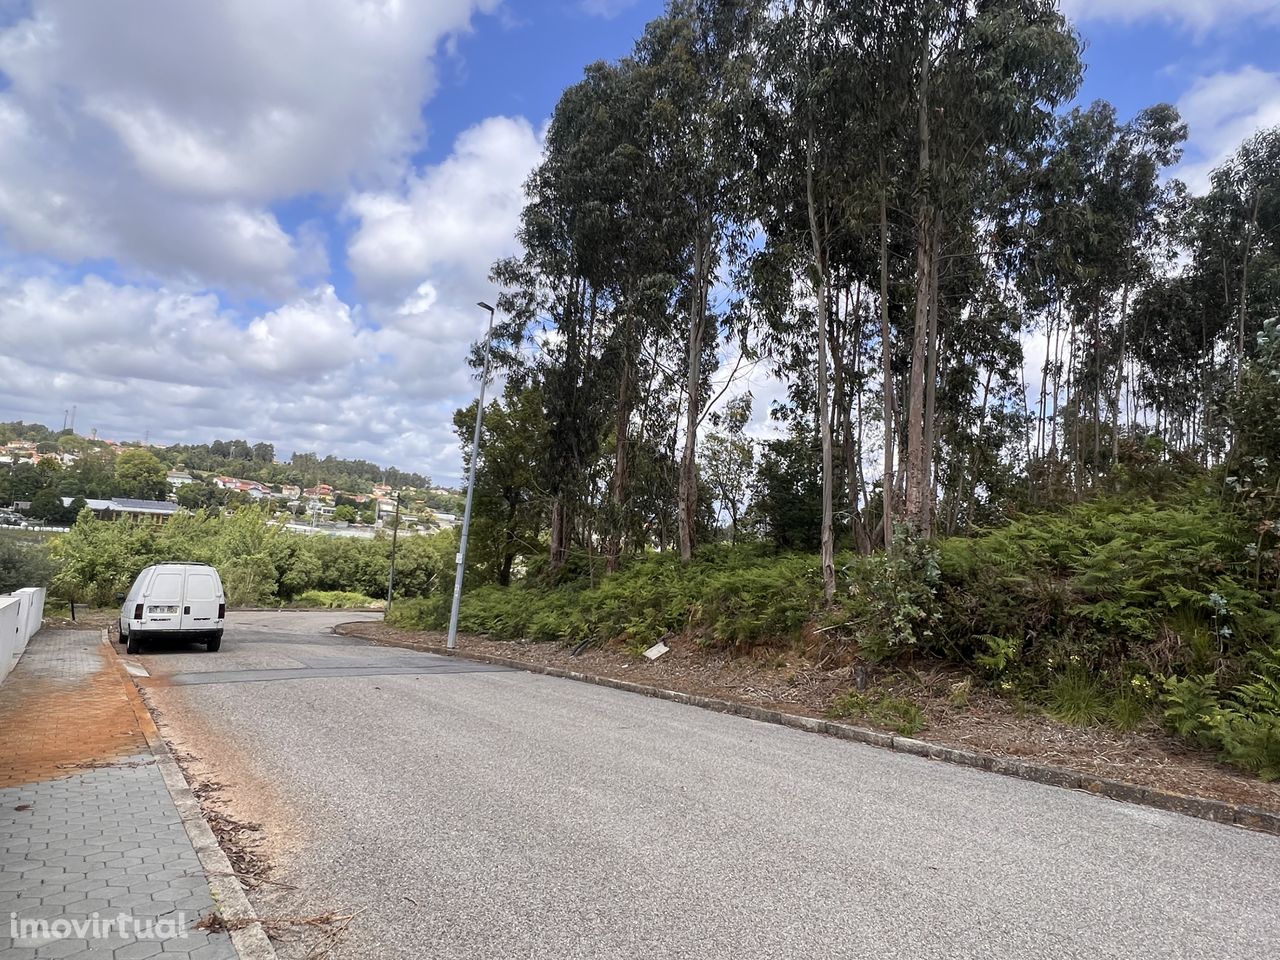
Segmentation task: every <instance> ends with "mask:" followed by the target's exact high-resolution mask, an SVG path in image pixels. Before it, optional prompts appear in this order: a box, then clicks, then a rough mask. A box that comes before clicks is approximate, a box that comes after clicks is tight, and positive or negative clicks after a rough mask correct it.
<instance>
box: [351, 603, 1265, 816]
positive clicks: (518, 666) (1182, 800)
mask: <svg viewBox="0 0 1280 960" xmlns="http://www.w3.org/2000/svg"><path fill="white" fill-rule="evenodd" d="M344 626H346V624H339V625H338V626H336V627H334V632H335V633H343V634H344V635H349V636H356V634H345V633H344V631H343V630H342V628H343V627H344ZM364 639H367V638H364ZM413 648H414V649H415V650H424V651H426V652H427V653H435V654H441V655H443V656H455V657H463V658H465V659H468V660H478V661H481V662H483V663H491V664H494V665H495V666H500V667H510V668H512V669H515V670H524V671H526V672H528V673H541V674H545V675H546V676H549V677H560V678H563V679H565V680H577V681H580V682H582V683H594V684H596V685H597V686H602V687H611V688H613V689H614V690H624V691H626V692H628V693H639V694H642V695H644V696H646V697H656V698H657V699H659V700H670V701H672V702H674V703H683V704H687V705H688V706H691V707H701V708H702V709H704V710H714V711H716V712H717V713H729V714H733V715H734V716H739V717H746V718H747V719H749V720H758V721H760V722H761V723H775V724H778V725H780V726H784V727H791V728H793V729H796V730H804V731H806V732H808V733H823V734H826V735H828V736H832V737H838V738H839V739H841V740H851V741H853V742H855V743H865V744H869V745H871V746H873V747H884V748H886V749H889V750H894V751H897V752H898V753H907V754H911V755H912V756H917V757H923V758H925V759H927V760H940V761H942V762H943V763H954V764H957V765H958V766H963V767H973V768H975V769H978V770H985V771H987V772H989V773H998V774H1000V775H1002V776H1006V777H1016V778H1018V779H1019V780H1031V781H1033V782H1035V783H1043V784H1045V785H1047V786H1051V787H1066V788H1068V789H1070V790H1083V791H1085V792H1087V793H1092V794H1094V795H1096V796H1100V797H1106V798H1108V799H1110V800H1117V801H1120V802H1121V803H1136V804H1140V805H1142V806H1146V807H1154V808H1156V809H1157V810H1167V811H1170V812H1172V813H1180V814H1183V815H1185V816H1188V817H1198V818H1199V819H1201V820H1212V821H1213V822H1215V823H1225V824H1230V825H1234V826H1237V827H1245V828H1247V829H1250V830H1258V831H1261V832H1263V833H1271V834H1275V835H1277V836H1280V814H1276V813H1271V812H1270V811H1268V810H1262V809H1260V808H1258V807H1251V806H1247V805H1244V804H1235V803H1227V802H1225V801H1222V800H1205V799H1202V798H1200V797H1188V796H1185V795H1183V794H1180V793H1173V792H1171V791H1168V790H1161V789H1159V788H1158V787H1143V786H1139V785H1137V784H1133V783H1125V782H1123V781H1121V780H1110V779H1107V778H1105V777H1095V776H1093V775H1092V774H1088V773H1081V772H1079V771H1076V770H1068V769H1066V768H1065V767H1054V766H1049V765H1047V764H1041V763H1032V762H1028V761H1026V760H1015V759H1012V758H1007V757H997V756H994V755H992V754H988V753H977V752H974V751H970V750H961V749H958V748H956V747H946V746H942V745H941V744H937V743H928V742H926V741H924V740H914V739H912V738H911V737H903V736H898V735H896V734H892V733H885V732H883V731H880V730H870V729H868V728H866V727H857V726H853V725H852V724H848V723H837V722H835V721H832V720H819V719H817V718H815V717H805V716H800V715H797V714H793V713H784V712H783V711H781V710H773V709H771V708H768V707H758V706H754V705H753V704H749V703H738V702H737V701H735V700H720V699H717V698H716V697H704V696H702V695H700V694H696V693H684V692H682V691H680V690H665V689H663V688H662V687H653V686H649V685H647V684H643V683H634V682H632V681H630V680H615V679H613V678H612V677H602V676H597V675H596V674H591V673H579V672H577V671H574V670H564V669H562V668H560V667H553V666H549V665H546V664H541V663H526V662H525V661H523V660H514V659H512V658H510V657H498V656H494V655H492V654H488V653H478V652H472V651H463V650H449V649H448V648H447V647H440V646H436V645H435V644H414V646H413Z"/></svg>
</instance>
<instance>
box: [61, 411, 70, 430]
mask: <svg viewBox="0 0 1280 960" xmlns="http://www.w3.org/2000/svg"><path fill="white" fill-rule="evenodd" d="M69 416H71V411H70V410H63V411H62V429H63V430H64V431H65V430H66V429H67V418H68V417H69Z"/></svg>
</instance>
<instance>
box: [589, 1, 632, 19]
mask: <svg viewBox="0 0 1280 960" xmlns="http://www.w3.org/2000/svg"><path fill="white" fill-rule="evenodd" d="M636 3H637V0H579V3H578V8H579V9H580V10H582V12H583V13H586V14H589V15H591V16H593V17H601V18H603V19H605V20H612V19H613V18H614V17H616V16H617V15H618V14H620V13H622V12H623V11H624V10H629V9H630V8H632V7H634V6H635V5H636Z"/></svg>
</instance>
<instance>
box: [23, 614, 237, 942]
mask: <svg viewBox="0 0 1280 960" xmlns="http://www.w3.org/2000/svg"><path fill="white" fill-rule="evenodd" d="M109 656H110V654H109V653H108V651H107V650H106V648H105V647H104V645H103V644H102V643H101V636H100V634H99V633H98V632H97V631H90V630H83V631H80V630H44V631H42V632H40V633H38V634H37V635H36V636H35V637H33V638H32V640H31V642H30V644H29V645H28V646H27V650H26V652H25V653H24V654H23V657H22V659H21V660H20V661H19V663H18V666H17V667H16V668H15V669H14V671H13V673H12V674H10V676H9V678H8V679H7V680H5V682H4V684H3V685H0V956H2V957H4V958H5V960H37V958H45V957H48V958H55V957H114V958H115V960H144V958H147V957H154V956H163V957H171V956H172V957H190V958H195V960H235V957H236V951H235V948H234V947H233V946H232V944H231V940H230V938H229V937H228V936H227V935H226V934H223V933H207V932H205V931H204V930H200V929H197V928H196V927H195V923H196V921H198V920H199V919H200V918H201V917H202V916H204V915H206V914H208V913H210V912H211V911H212V909H213V898H212V896H211V895H210V892H209V884H208V881H207V879H206V877H205V875H204V871H203V870H202V869H201V866H200V862H199V860H198V859H197V857H196V852H195V849H194V848H193V847H192V844H191V841H190V839H189V838H188V836H187V831H186V828H185V827H184V826H183V823H182V820H181V818H180V817H179V816H178V811H177V810H176V808H175V807H174V804H173V800H172V798H171V797H170V795H169V792H168V789H167V788H166V786H165V783H164V779H163V777H162V776H161V773H160V770H159V768H158V766H157V765H156V761H155V757H154V756H153V755H152V754H151V752H150V750H149V749H148V747H147V741H146V737H145V736H144V734H143V732H142V729H141V727H140V726H139V724H138V720H137V717H136V715H135V714H134V711H133V706H132V703H131V702H130V700H129V697H128V693H127V691H126V688H125V686H124V684H125V682H126V681H125V680H124V678H123V677H122V676H121V675H120V674H119V672H118V671H117V670H116V668H115V667H114V665H113V664H112V663H111V661H110V660H109V659H108V657H109Z"/></svg>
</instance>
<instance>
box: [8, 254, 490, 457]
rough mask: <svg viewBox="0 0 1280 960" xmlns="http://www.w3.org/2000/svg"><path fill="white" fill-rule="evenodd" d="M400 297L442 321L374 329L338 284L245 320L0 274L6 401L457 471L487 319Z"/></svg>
mask: <svg viewBox="0 0 1280 960" xmlns="http://www.w3.org/2000/svg"><path fill="white" fill-rule="evenodd" d="M406 309H407V310H410V311H413V310H418V311H421V312H423V313H425V314H426V315H428V316H430V317H431V318H432V319H433V321H434V322H431V323H420V324H418V325H417V326H416V327H415V328H414V329H412V330H409V331H405V330H398V329H392V328H386V329H378V328H375V327H371V326H369V325H366V324H364V323H363V322H362V319H361V316H360V314H361V311H359V310H353V309H352V308H351V307H350V306H349V305H348V304H346V303H344V302H343V301H342V300H341V299H339V297H338V296H337V294H336V293H335V291H334V290H333V288H332V287H330V286H328V285H321V286H319V287H317V288H316V289H314V290H311V291H309V292H307V293H305V294H302V295H299V296H298V297H296V298H294V299H292V300H290V301H289V302H287V303H285V304H283V305H282V306H280V307H279V308H277V309H275V310H271V311H267V312H264V313H263V314H261V315H260V316H257V317H253V318H247V322H246V320H245V319H242V318H240V317H238V316H237V315H236V314H235V313H234V312H232V311H230V310H227V309H225V308H224V307H223V306H222V304H221V303H220V302H219V300H218V298H217V297H215V296H213V295H211V294H190V293H185V292H181V291H175V290H171V289H167V288H159V289H153V288H148V287H144V286H135V285H125V284H116V283H112V282H109V281H107V280H105V279H102V278H100V277H96V276H90V277H86V278H85V279H83V280H80V281H78V282H68V281H66V280H65V278H63V279H59V278H52V277H27V278H20V277H14V276H0V338H3V340H4V342H5V344H6V350H5V353H4V356H3V357H0V410H3V411H4V413H5V416H4V419H11V418H22V419H27V420H37V421H40V422H43V423H46V424H56V423H60V422H61V414H62V412H63V411H64V410H65V409H67V408H69V407H71V405H72V404H75V405H76V406H77V407H78V408H79V416H78V420H77V423H78V426H80V427H81V429H82V430H84V431H85V432H87V431H88V429H89V428H90V427H96V428H97V429H98V432H99V434H100V435H102V436H108V437H116V438H120V439H136V438H140V437H141V436H142V434H143V433H144V432H149V434H150V436H151V439H152V440H153V441H155V442H165V443H169V442H179V441H182V442H197V441H201V440H210V439H213V438H215V437H244V438H247V439H250V440H252V441H257V440H267V441H269V442H273V443H275V444H276V445H277V448H278V451H279V452H280V453H281V454H284V455H286V456H287V455H288V454H289V453H290V452H292V451H294V450H316V451H318V452H320V453H321V454H326V453H334V452H337V453H339V454H341V455H344V456H359V457H365V458H367V459H370V460H373V461H375V462H381V463H394V464H396V465H398V466H401V467H404V468H408V469H417V470H422V471H425V472H429V473H431V474H432V475H434V476H436V477H439V478H440V479H443V480H446V481H452V480H456V479H457V477H458V453H457V451H458V447H457V442H456V438H455V437H454V436H453V433H452V429H451V422H452V415H453V411H454V409H455V408H456V407H457V406H459V405H461V403H463V402H465V400H463V399H459V398H465V397H467V396H469V395H470V393H471V392H472V389H473V384H472V380H471V378H470V373H469V371H468V370H467V369H466V367H465V365H464V364H463V363H462V362H461V358H462V356H463V353H464V350H465V345H466V343H467V342H468V341H469V340H470V339H472V338H473V337H474V336H475V335H476V327H477V324H476V323H475V322H474V319H473V318H470V317H469V316H468V315H467V314H466V313H465V312H463V311H452V310H450V309H449V308H446V307H442V306H440V305H439V304H436V303H433V302H422V298H421V297H419V298H418V300H417V301H416V302H415V303H412V304H409V305H408V306H407V307H406ZM468 324H469V325H470V326H469V327H468Z"/></svg>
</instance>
